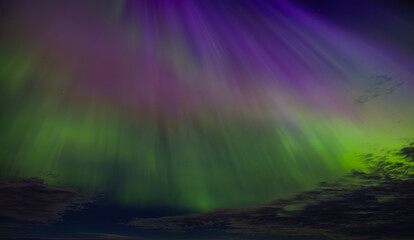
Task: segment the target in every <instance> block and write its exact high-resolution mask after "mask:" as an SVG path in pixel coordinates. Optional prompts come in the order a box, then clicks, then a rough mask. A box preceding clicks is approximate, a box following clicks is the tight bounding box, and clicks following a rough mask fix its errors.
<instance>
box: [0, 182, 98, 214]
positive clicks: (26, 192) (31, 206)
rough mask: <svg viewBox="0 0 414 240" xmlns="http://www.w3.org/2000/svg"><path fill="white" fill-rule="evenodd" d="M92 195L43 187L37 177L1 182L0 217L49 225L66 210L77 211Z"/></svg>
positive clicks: (46, 185)
mask: <svg viewBox="0 0 414 240" xmlns="http://www.w3.org/2000/svg"><path fill="white" fill-rule="evenodd" d="M92 198H93V194H92V193H79V192H77V191H75V190H72V189H69V188H65V187H59V186H52V185H48V184H45V183H44V182H43V181H42V180H41V179H38V178H18V177H8V178H5V179H2V180H0V215H2V216H7V217H12V218H15V219H19V220H29V221H39V222H49V221H53V220H57V219H59V218H60V217H61V215H62V214H63V213H64V212H65V211H67V210H79V209H81V208H82V205H83V204H84V203H86V202H89V201H91V200H92Z"/></svg>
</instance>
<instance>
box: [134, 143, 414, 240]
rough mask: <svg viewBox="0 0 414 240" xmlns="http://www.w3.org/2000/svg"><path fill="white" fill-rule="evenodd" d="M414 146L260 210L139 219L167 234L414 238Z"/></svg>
mask: <svg viewBox="0 0 414 240" xmlns="http://www.w3.org/2000/svg"><path fill="white" fill-rule="evenodd" d="M413 147H414V145H413V144H410V145H408V146H405V147H403V148H401V149H399V150H393V151H386V152H384V154H382V155H374V154H365V155H362V156H361V157H362V160H363V161H365V163H366V164H367V168H368V170H367V171H366V172H361V171H354V172H352V173H350V174H349V175H348V176H346V177H344V178H342V179H341V180H340V181H337V182H329V183H326V182H325V183H321V184H320V186H319V188H318V189H316V190H314V191H308V192H304V193H301V194H298V195H296V196H295V197H293V198H291V199H281V200H277V201H274V202H272V203H270V204H269V205H267V206H263V207H260V208H246V209H222V210H215V211H212V212H208V213H200V214H192V215H187V216H175V217H162V218H150V219H142V218H136V219H133V220H132V221H131V222H130V224H131V225H134V226H138V227H141V228H150V229H161V230H165V231H172V232H174V231H188V230H190V229H195V228H202V227H203V228H206V227H214V226H217V225H219V224H220V226H223V225H225V226H226V228H225V230H224V231H226V232H230V233H238V234H247V235H251V234H265V235H272V234H275V235H303V236H325V237H329V238H332V239H414V228H413V226H414V175H413V173H414V159H413V158H414V156H413V154H412V153H413Z"/></svg>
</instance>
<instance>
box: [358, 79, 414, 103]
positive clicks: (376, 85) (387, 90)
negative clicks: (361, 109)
mask: <svg viewBox="0 0 414 240" xmlns="http://www.w3.org/2000/svg"><path fill="white" fill-rule="evenodd" d="M409 77H411V73H410V75H409ZM370 80H371V81H370V84H369V86H368V88H367V89H365V91H364V93H363V94H362V95H360V96H358V97H357V98H356V99H355V102H356V103H359V104H363V103H365V102H368V101H370V100H373V99H374V98H377V97H379V96H382V95H387V94H391V93H393V92H394V91H396V90H397V89H398V88H399V87H401V86H402V85H403V84H405V83H406V82H405V81H400V80H395V79H393V78H391V77H389V76H386V75H376V76H372V77H371V78H370Z"/></svg>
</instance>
